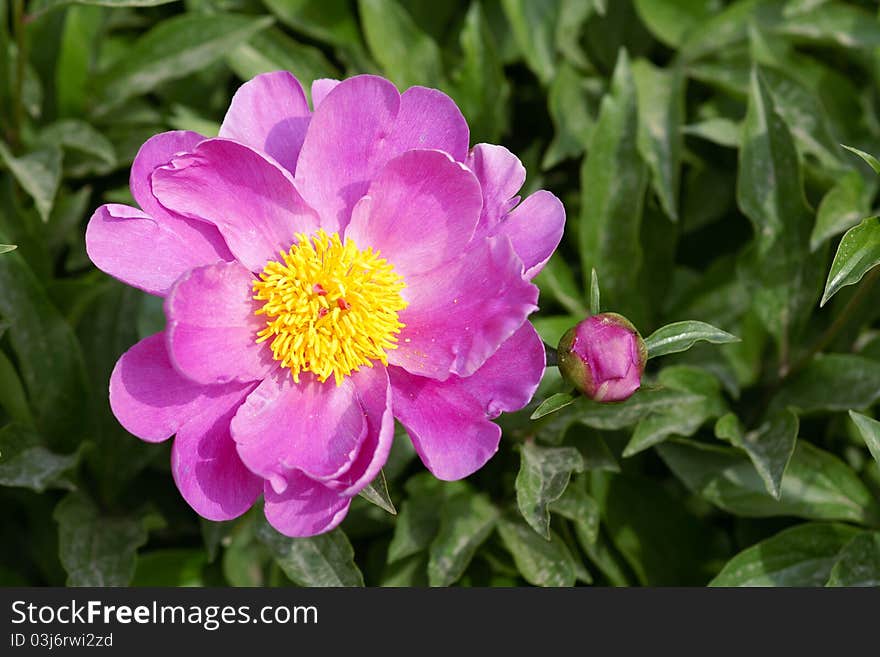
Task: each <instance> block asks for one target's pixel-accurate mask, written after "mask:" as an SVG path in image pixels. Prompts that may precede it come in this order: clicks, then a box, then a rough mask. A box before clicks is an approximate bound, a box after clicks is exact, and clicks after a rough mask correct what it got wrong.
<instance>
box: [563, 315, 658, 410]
mask: <svg viewBox="0 0 880 657" xmlns="http://www.w3.org/2000/svg"><path fill="white" fill-rule="evenodd" d="M558 356H559V371H560V372H561V373H562V376H563V377H564V378H565V380H566V381H568V382H569V383H571V384H572V385H573V386H574V387H575V388H577V389H578V390H579V391H581V392H582V393H584V394H585V395H586V396H587V397H589V398H590V399H595V400H596V401H600V402H615V401H623V400H624V399H628V398H629V397H630V396H631V395H632V394H633V393H634V392H635V391H636V390H638V389H639V387H640V386H641V384H642V374H643V373H644V371H645V363H646V362H647V360H648V350H647V348H646V347H645V342H644V341H643V340H642V336H640V335H639V332H638V331H637V330H636V327H635V326H633V325H632V323H631V322H630V321H629V320H628V319H626V318H625V317H623V316H622V315H618V314H617V313H602V314H600V315H593V316H592V317H588V318H587V319H585V320H584V321H582V322H580V323H579V324H578V325H577V326H575V327H574V328H572V329H569V330H568V331H567V332H566V333H565V335H563V336H562V339H561V340H560V341H559V349H558Z"/></svg>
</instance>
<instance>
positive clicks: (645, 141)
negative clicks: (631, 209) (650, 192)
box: [632, 59, 686, 221]
mask: <svg viewBox="0 0 880 657" xmlns="http://www.w3.org/2000/svg"><path fill="white" fill-rule="evenodd" d="M632 74H633V81H634V82H635V86H636V92H637V96H638V106H639V139H638V144H639V152H640V153H641V155H642V158H643V159H644V160H645V162H646V163H647V164H648V167H649V169H650V170H651V181H652V185H653V187H654V191H655V193H656V194H657V197H658V198H659V199H660V204H661V205H662V206H663V211H664V212H665V213H666V216H667V217H669V218H670V219H672V220H673V221H677V220H678V189H679V186H680V179H681V149H682V138H681V126H682V123H683V122H684V92H685V80H686V79H685V76H684V72H683V70H682V68H681V67H680V66H674V67H673V68H670V69H667V70H664V69H661V68H657V67H655V66H654V65H653V64H651V63H650V62H648V61H646V60H644V59H639V60H636V61H635V62H633V66H632Z"/></svg>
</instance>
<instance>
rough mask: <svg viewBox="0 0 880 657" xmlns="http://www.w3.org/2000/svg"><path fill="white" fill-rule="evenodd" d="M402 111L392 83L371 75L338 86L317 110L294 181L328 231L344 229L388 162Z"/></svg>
mask: <svg viewBox="0 0 880 657" xmlns="http://www.w3.org/2000/svg"><path fill="white" fill-rule="evenodd" d="M399 107H400V96H399V94H398V93H397V89H395V88H394V85H393V84H391V83H390V82H388V81H387V80H384V79H382V78H379V77H376V76H372V75H359V76H356V77H353V78H348V79H347V80H344V81H343V82H340V83H339V84H338V85H336V87H335V88H334V89H333V90H332V91H331V92H330V93H328V94H327V96H326V97H325V98H324V99H323V100H322V101H321V103H320V104H319V105H317V106H316V108H315V113H314V114H313V115H312V122H311V124H310V125H309V130H308V132H307V133H306V139H305V142H303V147H302V150H301V151H300V156H299V161H298V162H297V169H296V181H297V185H298V187H299V189H300V190H302V192H303V196H304V197H305V199H306V201H308V203H309V205H311V206H312V207H313V208H315V210H317V211H318V214H319V215H320V216H321V225H322V226H324V227H325V228H326V230H327V231H328V232H334V231H341V230H342V228H344V227H345V225H346V224H347V223H348V218H349V216H350V213H351V208H352V207H353V206H354V204H355V202H356V201H357V200H358V199H359V198H360V197H361V196H363V195H364V193H365V192H366V191H367V187H368V186H369V181H370V178H371V177H372V175H373V173H374V172H375V171H376V170H378V168H379V167H380V166H381V165H382V164H384V162H385V160H386V159H387V158H386V157H385V156H384V154H383V146H382V144H383V142H384V140H386V139H388V136H389V135H390V133H391V131H392V129H393V127H394V122H395V119H396V117H397V112H398V109H399Z"/></svg>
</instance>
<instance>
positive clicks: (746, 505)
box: [657, 438, 880, 524]
mask: <svg viewBox="0 0 880 657" xmlns="http://www.w3.org/2000/svg"><path fill="white" fill-rule="evenodd" d="M657 451H658V453H659V454H660V456H661V458H662V459H663V460H664V461H665V462H666V465H668V466H669V468H670V469H671V470H672V471H673V473H675V475H676V476H677V477H678V478H679V479H680V480H681V481H682V482H684V484H685V485H686V486H687V487H688V488H689V489H690V490H691V491H693V492H694V493H696V494H698V495H701V496H702V497H703V498H705V499H706V500H708V501H709V502H711V503H712V504H714V505H715V506H717V507H719V508H721V509H723V510H725V511H727V512H729V513H733V514H735V515H738V516H743V517H746V518H749V517H752V518H763V517H771V516H795V517H799V518H806V519H808V520H843V521H850V522H856V523H863V524H864V523H870V522H876V521H877V518H878V517H880V509H878V508H877V503H876V502H875V501H874V499H873V498H872V496H871V493H870V492H869V491H868V489H867V488H865V486H864V484H863V483H862V482H861V481H860V480H859V478H858V477H857V476H856V474H855V473H854V472H853V471H852V469H850V467H849V466H847V465H846V464H845V463H843V462H842V461H841V460H840V459H838V458H837V457H836V456H834V455H832V454H829V453H828V452H825V451H823V450H821V449H819V448H818V447H814V446H813V445H811V444H810V443H808V442H806V441H805V440H803V438H801V439H800V440H798V442H797V446H796V447H795V450H794V454H792V457H791V460H790V461H789V464H788V468H787V469H786V471H785V474H784V475H783V477H782V484H781V486H780V498H779V500H775V499H773V497H772V496H771V495H770V494H769V493H768V492H767V489H766V485H765V483H764V481H763V479H762V478H761V476H760V475H759V474H758V472H757V470H756V469H755V467H754V465H753V464H752V462H751V461H750V460H749V457H748V456H746V455H745V454H743V453H742V452H740V451H739V450H735V449H732V448H725V447H716V446H713V445H706V444H702V443H696V442H689V441H675V442H672V441H669V442H665V443H663V444H662V445H659V446H658V447H657Z"/></svg>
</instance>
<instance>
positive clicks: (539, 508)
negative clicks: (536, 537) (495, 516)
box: [516, 442, 584, 540]
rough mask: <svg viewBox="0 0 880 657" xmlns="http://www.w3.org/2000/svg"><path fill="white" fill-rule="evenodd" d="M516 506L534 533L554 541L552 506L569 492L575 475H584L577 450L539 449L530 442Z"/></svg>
mask: <svg viewBox="0 0 880 657" xmlns="http://www.w3.org/2000/svg"><path fill="white" fill-rule="evenodd" d="M520 457H521V458H520V466H519V473H518V474H517V475H516V503H517V506H518V507H519V510H520V513H522V516H523V518H525V520H526V522H527V523H529V526H531V528H532V529H534V530H535V531H536V532H538V534H540V535H541V536H543V537H544V538H545V539H547V540H550V509H549V507H550V504H551V503H552V502H554V501H556V500H558V499H559V498H560V496H561V495H562V493H563V492H565V488H566V486H568V481H569V479H570V478H571V475H572V473H573V472H583V471H584V460H583V457H581V454H580V452H578V451H577V450H576V449H575V448H574V447H539V446H538V445H536V444H534V443H532V442H527V443H525V444H523V446H522V449H521V450H520Z"/></svg>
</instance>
